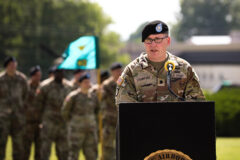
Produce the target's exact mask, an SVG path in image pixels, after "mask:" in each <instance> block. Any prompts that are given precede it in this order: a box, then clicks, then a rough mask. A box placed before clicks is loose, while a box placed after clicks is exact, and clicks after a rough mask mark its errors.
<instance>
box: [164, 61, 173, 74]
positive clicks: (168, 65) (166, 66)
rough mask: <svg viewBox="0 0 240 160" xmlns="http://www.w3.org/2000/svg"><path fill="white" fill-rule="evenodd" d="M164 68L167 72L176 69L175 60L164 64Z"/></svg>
mask: <svg viewBox="0 0 240 160" xmlns="http://www.w3.org/2000/svg"><path fill="white" fill-rule="evenodd" d="M164 68H165V70H166V71H167V72H172V71H174V69H175V64H174V62H173V61H167V62H165V64H164Z"/></svg>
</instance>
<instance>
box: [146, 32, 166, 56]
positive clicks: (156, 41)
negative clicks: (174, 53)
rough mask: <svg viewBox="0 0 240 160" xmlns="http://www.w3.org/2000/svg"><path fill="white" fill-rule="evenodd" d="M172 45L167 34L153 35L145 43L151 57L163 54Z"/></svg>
mask: <svg viewBox="0 0 240 160" xmlns="http://www.w3.org/2000/svg"><path fill="white" fill-rule="evenodd" d="M169 45H170V37H169V36H168V35H167V34H151V35H149V36H148V37H147V38H146V39H145V41H144V47H145V50H146V52H147V54H148V55H149V56H157V55H159V54H163V52H165V51H166V50H167V47H168V46H169Z"/></svg>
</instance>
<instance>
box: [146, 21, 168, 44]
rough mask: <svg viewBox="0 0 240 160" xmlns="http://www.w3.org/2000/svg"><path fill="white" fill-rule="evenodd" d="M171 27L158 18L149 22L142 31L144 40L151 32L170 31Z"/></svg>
mask: <svg viewBox="0 0 240 160" xmlns="http://www.w3.org/2000/svg"><path fill="white" fill-rule="evenodd" d="M168 31H169V29H168V26H167V24H166V23H164V22H162V21H159V20H156V21H152V22H150V23H148V24H147V25H146V26H145V27H144V28H143V31H142V42H144V41H145V39H146V38H147V37H148V36H149V35H151V34H160V33H168Z"/></svg>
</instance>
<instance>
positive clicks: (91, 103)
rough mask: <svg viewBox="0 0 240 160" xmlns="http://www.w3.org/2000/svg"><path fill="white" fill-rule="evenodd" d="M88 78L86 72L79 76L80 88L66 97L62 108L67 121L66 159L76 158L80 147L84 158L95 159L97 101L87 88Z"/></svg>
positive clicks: (87, 159) (88, 86)
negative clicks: (67, 149) (67, 145)
mask: <svg viewBox="0 0 240 160" xmlns="http://www.w3.org/2000/svg"><path fill="white" fill-rule="evenodd" d="M89 78H90V76H89V75H88V74H86V75H83V76H81V77H80V79H79V83H80V88H78V89H77V90H74V91H73V92H71V93H70V94H69V95H68V96H67V97H66V99H65V102H64V105H63V108H62V115H63V117H64V119H65V120H66V121H67V122H68V143H69V149H70V151H69V157H68V160H77V159H78V157H79V151H80V149H83V153H84V155H85V158H86V160H96V159H97V153H98V152H97V145H98V140H97V139H98V138H97V113H98V110H99V103H98V99H97V95H96V94H94V92H91V91H90V90H89V89H90V87H91V84H90V79H89Z"/></svg>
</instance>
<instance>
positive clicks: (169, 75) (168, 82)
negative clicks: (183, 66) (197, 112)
mask: <svg viewBox="0 0 240 160" xmlns="http://www.w3.org/2000/svg"><path fill="white" fill-rule="evenodd" d="M171 73H172V70H170V69H168V72H167V86H168V90H169V92H170V93H171V94H172V95H174V96H175V97H177V98H178V99H179V100H181V101H185V99H184V98H183V97H180V96H178V95H176V94H175V93H174V92H173V90H172V89H171Z"/></svg>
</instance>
